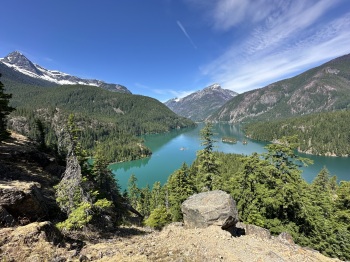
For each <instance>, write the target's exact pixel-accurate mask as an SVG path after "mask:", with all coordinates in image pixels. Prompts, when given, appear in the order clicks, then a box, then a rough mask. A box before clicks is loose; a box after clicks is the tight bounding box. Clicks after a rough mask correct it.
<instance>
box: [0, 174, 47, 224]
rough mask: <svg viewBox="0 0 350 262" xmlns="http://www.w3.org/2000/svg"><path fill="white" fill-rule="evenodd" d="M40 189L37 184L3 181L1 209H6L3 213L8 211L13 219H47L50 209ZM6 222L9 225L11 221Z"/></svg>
mask: <svg viewBox="0 0 350 262" xmlns="http://www.w3.org/2000/svg"><path fill="white" fill-rule="evenodd" d="M40 187H41V186H40V184H39V183H36V182H29V183H28V182H21V181H2V183H1V184H0V207H2V208H3V209H4V211H3V213H4V212H5V211H7V212H8V213H9V214H11V216H12V217H16V218H19V219H25V220H28V221H36V220H42V219H43V218H47V217H48V208H47V206H46V203H45V200H44V197H43V196H42V194H41V192H40V190H39V189H40ZM4 214H5V213H4ZM8 217H9V216H7V218H8ZM5 219H6V218H5ZM0 222H1V221H0ZM4 222H5V224H7V223H8V222H9V221H8V219H7V220H5V221H4ZM19 222H21V221H19Z"/></svg>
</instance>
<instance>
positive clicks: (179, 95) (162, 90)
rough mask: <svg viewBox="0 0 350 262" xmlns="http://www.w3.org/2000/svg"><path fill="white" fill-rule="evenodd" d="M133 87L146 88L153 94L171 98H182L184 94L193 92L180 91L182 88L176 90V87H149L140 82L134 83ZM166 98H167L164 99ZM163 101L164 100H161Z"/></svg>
mask: <svg viewBox="0 0 350 262" xmlns="http://www.w3.org/2000/svg"><path fill="white" fill-rule="evenodd" d="M135 87H137V88H140V89H146V90H148V91H150V92H152V93H154V94H157V95H165V96H166V97H169V94H170V97H172V98H175V97H177V98H182V97H185V96H188V95H189V94H191V93H193V92H195V91H194V90H186V91H182V90H178V89H169V88H168V89H165V88H151V87H149V86H147V85H144V84H141V83H135ZM166 100H168V99H166ZM162 102H165V101H162Z"/></svg>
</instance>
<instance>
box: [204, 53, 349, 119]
mask: <svg viewBox="0 0 350 262" xmlns="http://www.w3.org/2000/svg"><path fill="white" fill-rule="evenodd" d="M349 70H350V55H345V56H342V57H339V58H336V59H334V60H332V61H330V62H328V63H325V64H323V65H321V66H319V67H316V68H313V69H310V70H308V71H306V72H304V73H302V74H300V75H298V76H295V77H293V78H290V79H286V80H282V81H279V82H276V83H273V84H270V85H268V86H266V87H263V88H261V89H256V90H252V91H248V92H246V93H243V94H240V95H237V96H236V97H234V98H233V99H231V100H230V101H229V102H227V103H226V104H225V105H223V106H222V107H221V108H220V109H219V110H217V111H216V112H214V113H213V114H212V115H211V116H210V117H209V118H207V120H210V121H228V122H231V123H235V122H242V121H250V120H266V121H268V120H272V119H278V118H285V117H291V116H295V115H304V114H310V113H315V112H322V111H333V110H339V109H344V108H348V107H349V106H350V74H349Z"/></svg>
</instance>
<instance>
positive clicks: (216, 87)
mask: <svg viewBox="0 0 350 262" xmlns="http://www.w3.org/2000/svg"><path fill="white" fill-rule="evenodd" d="M215 89H217V90H220V89H222V88H221V86H220V85H219V84H217V83H215V84H212V85H210V86H208V87H206V88H204V90H215Z"/></svg>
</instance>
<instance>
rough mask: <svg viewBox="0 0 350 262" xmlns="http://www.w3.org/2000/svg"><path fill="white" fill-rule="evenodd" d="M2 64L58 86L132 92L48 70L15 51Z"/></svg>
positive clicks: (112, 85) (101, 82) (1, 59)
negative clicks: (91, 87) (87, 86)
mask: <svg viewBox="0 0 350 262" xmlns="http://www.w3.org/2000/svg"><path fill="white" fill-rule="evenodd" d="M0 62H1V63H3V64H4V65H6V66H7V67H10V68H12V69H14V70H16V71H18V72H20V73H22V74H25V75H27V76H30V77H33V78H37V79H42V80H46V81H49V82H52V83H54V84H58V85H89V86H98V87H101V88H104V89H107V90H110V91H117V92H122V93H129V94H131V92H130V91H129V90H128V89H127V88H126V87H124V86H122V85H119V84H108V83H105V82H103V81H101V80H96V79H83V78H80V77H77V76H72V75H69V74H67V73H63V72H60V71H57V70H48V69H46V68H44V67H42V66H40V65H38V64H34V63H32V62H31V61H30V60H29V59H28V58H27V57H25V56H24V55H23V54H21V53H20V52H18V51H14V52H12V53H10V54H9V55H7V56H6V57H4V58H0Z"/></svg>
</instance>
